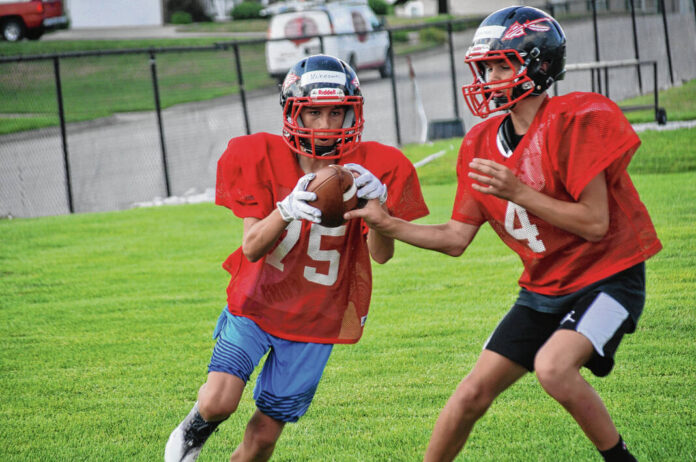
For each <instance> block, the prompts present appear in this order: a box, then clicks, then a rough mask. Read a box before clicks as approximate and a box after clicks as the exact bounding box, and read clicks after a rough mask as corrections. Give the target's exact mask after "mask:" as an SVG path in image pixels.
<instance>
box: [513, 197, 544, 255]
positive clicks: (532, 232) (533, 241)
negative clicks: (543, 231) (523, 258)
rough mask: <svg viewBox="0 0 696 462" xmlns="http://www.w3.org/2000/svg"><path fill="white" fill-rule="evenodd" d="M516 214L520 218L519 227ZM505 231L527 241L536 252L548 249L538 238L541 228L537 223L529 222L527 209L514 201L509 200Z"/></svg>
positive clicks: (519, 239)
mask: <svg viewBox="0 0 696 462" xmlns="http://www.w3.org/2000/svg"><path fill="white" fill-rule="evenodd" d="M515 216H517V219H518V220H519V224H520V226H519V228H515ZM505 231H507V232H508V234H509V235H510V236H512V237H514V238H515V239H517V240H518V241H522V240H525V241H527V246H529V248H530V249H532V250H533V251H534V252H537V253H541V252H544V251H545V250H546V246H545V245H544V243H543V242H542V241H541V240H540V239H537V236H538V235H539V230H538V229H537V226H536V225H533V224H531V223H530V222H529V217H528V216H527V210H526V209H525V208H524V207H520V206H519V205H517V204H515V203H514V202H508V205H507V210H506V211H505Z"/></svg>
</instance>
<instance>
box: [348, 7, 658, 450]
mask: <svg viewBox="0 0 696 462" xmlns="http://www.w3.org/2000/svg"><path fill="white" fill-rule="evenodd" d="M565 46H566V39H565V35H564V33H563V30H562V29H561V27H560V25H559V24H558V23H557V22H556V21H555V20H554V19H553V18H552V17H551V16H549V15H547V14H546V13H544V12H542V11H540V10H538V9H535V8H528V7H509V8H504V9H502V10H499V11H497V12H495V13H493V14H491V15H490V16H488V18H486V19H485V20H484V21H483V22H482V23H481V25H480V27H479V28H478V30H477V31H476V33H475V36H474V39H473V44H472V45H471V47H470V48H469V50H468V52H467V54H466V58H465V60H466V62H467V63H468V64H469V66H470V68H471V70H472V72H473V74H474V82H473V83H472V84H471V85H465V86H464V87H463V92H464V98H465V100H466V102H467V104H468V106H469V108H470V109H471V111H472V112H473V113H474V114H475V115H477V116H480V117H483V118H485V117H487V116H488V115H490V114H491V113H493V112H496V111H504V110H507V111H506V112H504V113H502V114H499V115H497V116H495V117H491V118H489V119H487V120H485V121H483V122H481V123H479V124H478V125H476V126H474V127H473V128H472V129H471V130H470V131H469V132H468V133H467V135H466V136H465V138H464V140H463V142H462V145H461V148H460V150H459V158H458V164H457V176H458V189H457V193H456V197H455V202H454V209H453V212H452V218H451V220H450V221H449V222H447V223H444V224H439V225H417V224H412V223H407V222H405V221H403V220H400V219H398V218H397V217H390V216H389V215H388V214H387V213H385V212H383V211H382V210H380V209H379V208H376V207H371V208H369V209H367V208H366V209H363V210H358V211H352V212H349V213H347V214H346V215H345V216H346V218H356V217H361V218H363V219H364V220H365V221H366V222H367V224H368V226H369V227H370V228H371V229H373V230H376V231H378V232H379V233H380V234H381V235H382V236H386V237H391V238H395V239H399V240H402V241H405V242H408V243H410V244H413V245H416V246H418V247H422V248H426V249H432V250H436V251H440V252H444V253H446V254H449V255H452V256H458V255H461V254H462V252H464V250H465V249H466V248H467V246H468V245H469V244H470V243H471V241H472V239H473V238H474V235H475V234H476V232H477V230H478V229H479V227H480V226H481V225H482V224H483V223H484V222H486V221H487V222H488V223H490V225H491V226H492V227H493V229H494V230H495V232H496V233H497V234H498V235H499V236H500V238H501V239H502V240H503V241H504V242H505V244H507V245H508V246H509V247H510V248H511V249H512V250H513V251H515V252H516V253H517V254H518V255H519V256H520V258H521V260H522V263H523V266H524V271H523V273H522V276H521V278H520V280H519V284H520V286H521V290H520V292H519V296H518V298H517V301H516V302H515V304H514V306H512V308H511V309H510V311H509V312H508V313H507V315H506V316H505V317H504V318H503V319H502V321H501V322H500V324H499V325H498V326H497V327H496V328H495V330H494V331H493V333H492V335H491V337H490V338H489V340H488V341H487V342H486V344H485V346H484V349H483V351H482V353H481V355H480V357H479V359H478V361H477V362H476V364H475V365H474V367H473V370H472V371H471V372H470V374H469V375H467V376H466V377H465V378H464V379H463V380H462V382H461V383H460V384H459V386H458V387H457V389H456V391H455V392H454V394H453V395H452V397H451V398H450V400H449V401H448V402H447V404H446V406H445V408H444V410H443V411H442V413H441V414H440V417H439V418H438V420H437V423H436V424H435V428H434V430H433V433H432V437H431V439H430V443H429V446H428V448H427V451H426V454H425V460H426V461H444V460H452V459H454V457H455V456H456V455H457V454H458V453H459V451H460V450H461V449H462V447H463V446H464V443H465V442H466V440H467V437H468V436H469V433H470V432H471V429H472V427H473V426H474V423H475V422H476V421H477V420H478V419H479V418H480V417H481V416H483V415H484V413H485V412H486V410H487V409H488V407H489V406H490V405H491V403H492V402H493V400H494V399H495V398H496V397H497V396H498V395H499V394H500V393H501V392H503V391H504V390H505V389H506V388H508V387H509V386H511V385H512V384H513V383H515V382H516V381H517V380H518V379H519V378H520V377H522V376H523V375H524V374H525V373H526V372H528V371H529V372H532V371H534V372H535V373H536V376H537V378H538V380H539V382H540V384H541V386H542V387H543V388H544V390H545V391H546V392H547V393H548V394H549V395H551V397H553V398H554V399H555V400H556V401H558V402H559V403H560V404H561V405H562V406H563V407H564V408H565V409H566V410H567V411H568V412H569V413H570V414H571V415H572V416H573V418H574V419H575V420H576V422H577V423H578V424H579V425H580V428H581V429H582V430H583V432H584V433H585V435H587V437H588V438H589V439H590V441H591V442H592V443H593V444H594V445H595V446H596V448H597V449H598V450H599V452H600V453H601V455H602V457H603V458H604V459H605V460H608V461H632V460H635V459H634V458H633V456H632V455H631V454H630V453H629V452H628V450H627V449H626V446H625V444H624V442H623V440H622V439H621V436H620V435H619V433H618V431H617V429H616V427H615V426H614V423H613V422H612V419H611V418H610V416H609V413H608V412H607V409H606V408H605V406H604V404H603V402H602V400H601V399H600V397H599V396H598V395H597V393H596V392H595V390H594V389H593V388H592V387H591V386H590V385H589V384H588V382H587V381H585V380H584V379H583V377H582V375H581V374H580V368H582V367H587V368H588V369H589V370H590V371H592V373H594V374H595V375H596V376H599V377H603V376H606V375H607V374H609V372H610V371H611V369H612V367H613V364H614V354H615V352H616V349H617V347H618V345H619V343H620V342H621V339H622V337H623V336H624V334H628V333H632V332H633V331H635V329H636V323H637V322H638V318H639V317H640V314H641V312H642V310H643V304H644V300H645V265H644V261H645V260H647V259H648V258H649V257H651V256H652V255H655V254H656V253H657V252H658V251H659V250H660V248H661V244H660V241H659V240H658V238H657V235H656V233H655V229H654V227H653V225H652V222H651V220H650V217H649V216H648V212H647V210H646V208H645V206H644V205H643V203H642V202H641V201H640V199H639V197H638V193H637V192H636V189H635V188H634V186H633V183H632V182H631V179H630V178H629V176H628V174H627V172H626V167H627V165H628V163H629V162H630V160H631V158H632V156H633V155H634V153H635V152H636V149H638V146H639V144H640V140H639V139H638V136H637V135H636V134H635V132H634V131H633V129H632V128H631V125H630V124H629V123H628V121H627V120H626V118H625V117H624V116H623V114H622V112H621V110H620V109H619V108H618V107H617V106H616V105H615V104H614V103H613V102H611V101H610V100H609V99H607V98H605V97H603V96H601V95H598V94H595V93H579V92H576V93H570V94H567V95H564V96H558V97H553V98H551V97H549V96H548V95H547V93H546V90H547V89H548V88H549V86H551V85H552V84H553V83H554V82H555V81H557V80H560V79H561V78H563V74H564V72H565V70H564V67H565Z"/></svg>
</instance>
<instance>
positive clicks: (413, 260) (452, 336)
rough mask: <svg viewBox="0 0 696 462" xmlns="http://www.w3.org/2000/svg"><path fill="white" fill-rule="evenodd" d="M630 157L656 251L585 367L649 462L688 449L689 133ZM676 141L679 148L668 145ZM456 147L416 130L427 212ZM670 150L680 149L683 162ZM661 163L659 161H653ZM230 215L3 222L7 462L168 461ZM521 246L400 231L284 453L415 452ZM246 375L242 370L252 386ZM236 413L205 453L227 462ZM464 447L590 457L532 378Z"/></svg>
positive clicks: (395, 457)
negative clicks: (460, 250)
mask: <svg viewBox="0 0 696 462" xmlns="http://www.w3.org/2000/svg"><path fill="white" fill-rule="evenodd" d="M641 137H642V138H643V140H644V146H643V147H642V148H641V151H639V153H638V155H637V156H636V158H635V160H634V162H633V164H632V166H631V171H632V174H633V178H634V182H635V183H636V185H637V187H638V190H639V191H640V193H641V197H642V199H643V200H644V202H645V203H646V205H647V206H648V209H649V210H650V211H651V214H652V217H653V219H654V223H655V226H656V228H657V230H658V233H659V235H660V237H661V239H662V242H663V244H664V250H663V251H662V252H661V253H659V254H658V255H657V256H656V257H655V258H653V259H652V260H650V261H649V263H648V266H647V268H648V300H647V306H646V309H645V312H644V315H643V317H642V319H641V322H640V325H639V327H638V330H637V332H636V334H634V335H631V336H628V337H627V338H626V339H625V341H624V342H623V344H622V346H621V348H620V349H619V352H618V354H617V366H616V368H615V370H614V373H613V374H611V375H610V376H609V377H608V378H605V379H597V378H594V377H592V376H591V375H589V374H585V375H586V377H587V378H588V380H589V381H590V382H591V383H592V384H593V385H594V386H595V387H596V388H597V390H598V391H599V392H600V394H601V395H602V396H603V398H604V399H605V401H606V403H607V404H608V407H609V409H610V411H611V412H612V415H613V417H614V419H615V421H616V423H617V425H618V427H619V429H620V431H621V433H622V434H623V436H624V437H625V439H626V440H627V441H628V442H629V444H630V445H631V448H632V450H633V451H634V452H635V454H636V455H637V456H638V458H639V460H641V461H654V462H664V461H675V462H683V461H694V460H696V441H695V440H694V435H695V434H696V406H695V405H694V390H696V368H695V367H694V358H696V313H695V312H694V307H695V306H696V294H695V292H694V288H695V287H696V254H695V252H694V249H695V248H696V247H695V246H694V242H696V228H694V223H696V211H695V210H694V207H693V204H694V203H696V173H694V171H695V170H696V168H695V167H694V163H695V161H694V159H696V153H695V152H694V146H696V129H691V130H680V131H675V132H667V133H664V132H663V133H657V132H653V133H650V132H647V133H644V134H642V135H641ZM672 143H677V144H676V146H677V148H678V149H679V148H680V149H683V150H684V151H685V152H686V154H684V152H678V153H675V148H674V146H675V145H674V144H672ZM457 147H458V146H457V143H456V141H455V140H446V141H441V142H438V143H436V144H434V145H425V146H408V147H406V148H405V151H406V152H407V154H408V155H409V157H410V158H411V159H412V160H413V161H417V160H420V159H421V158H423V157H425V156H426V155H428V154H430V153H433V152H436V151H438V150H440V149H446V150H447V154H446V155H445V156H444V157H442V158H440V159H438V160H436V161H434V162H432V163H431V164H428V165H426V166H425V167H423V168H422V169H420V170H419V174H420V176H421V179H422V182H423V185H424V187H423V189H424V194H425V196H426V200H427V203H428V205H429V207H430V210H431V215H430V216H428V217H426V218H425V219H423V222H429V223H436V222H442V221H445V220H447V219H448V218H449V214H450V209H451V205H452V201H453V196H454V191H455V183H454V176H453V173H452V165H453V162H454V157H455V156H456V154H455V153H456V149H457ZM675 156H684V157H687V156H688V157H689V161H688V162H690V163H688V167H686V168H678V169H675V170H672V167H673V165H675V164H677V165H684V164H680V163H679V162H681V161H677V160H675ZM665 166H666V167H667V168H664V167H665ZM241 232H242V230H241V221H240V220H238V219H236V218H234V216H233V214H232V213H231V212H230V211H228V210H226V209H224V208H222V207H217V206H214V205H212V204H199V205H183V206H168V207H159V208H149V209H133V210H128V211H122V212H113V213H98V214H81V215H72V216H58V217H45V218H38V219H15V220H0V293H1V294H2V297H0V421H1V422H2V424H0V441H2V444H1V445H0V460H2V461H3V462H5V461H10V462H13V461H31V462H34V461H71V462H72V461H124V460H127V461H154V460H161V454H162V451H163V448H164V443H165V442H166V439H167V437H168V435H169V433H170V431H171V430H172V429H173V428H174V427H175V426H176V425H177V424H178V422H179V421H180V420H181V419H182V418H183V416H184V415H185V414H186V413H187V412H188V411H189V409H190V407H191V405H192V403H193V401H194V400H195V396H196V391H197V388H198V386H199V385H200V384H201V383H203V381H204V380H205V377H206V366H207V362H208V360H209V358H210V353H211V351H212V348H213V341H212V339H211V338H210V335H211V333H212V329H213V327H214V325H215V321H216V319H217V316H218V314H219V311H220V310H221V308H222V307H223V305H224V304H225V287H226V285H227V282H228V276H227V274H226V273H225V271H224V270H223V269H222V268H221V266H220V265H221V262H222V260H223V259H224V258H225V257H226V256H227V255H228V254H229V253H231V252H232V251H233V250H234V249H235V248H236V247H237V246H238V245H239V243H240V239H241ZM520 271H521V264H520V263H519V260H518V258H517V257H516V255H514V254H513V253H512V252H511V251H510V250H508V249H507V248H506V247H504V246H503V244H502V243H501V242H500V241H499V239H498V238H497V236H495V235H494V233H493V232H492V230H491V229H490V227H488V226H485V227H484V228H483V229H482V230H481V232H479V234H478V236H477V237H476V239H475V241H474V243H473V244H472V245H471V247H470V248H469V249H468V250H467V251H466V253H465V254H464V255H463V256H462V257H460V258H451V257H447V256H444V255H441V254H436V253H433V252H428V251H424V250H420V249H416V248H413V247H410V246H407V245H403V244H398V243H397V249H396V255H395V257H394V258H393V259H392V261H390V262H389V263H387V264H386V265H383V266H379V265H375V266H374V294H373V300H372V306H371V311H370V317H369V322H368V323H367V326H366V329H365V334H364V336H363V339H362V340H361V341H360V342H359V343H358V344H357V345H351V346H345V345H343V346H337V347H336V348H335V349H334V353H333V356H332V358H331V360H330V361H329V364H328V367H327V369H326V372H325V374H324V378H323V381H322V383H321V385H320V387H319V390H318V392H317V395H316V398H315V400H314V403H313V405H312V407H311V408H310V410H309V412H308V414H307V415H306V416H305V417H304V418H303V419H301V420H300V422H299V423H297V424H293V425H289V426H287V428H286V430H285V432H284V434H283V436H282V437H281V439H280V442H279V444H278V446H277V450H276V453H275V457H274V459H273V460H276V461H288V462H290V461H293V462H296V461H341V462H343V461H354V462H366V461H380V462H381V461H418V460H420V459H421V457H422V454H423V452H424V449H425V446H426V444H427V441H428V439H429V436H430V432H431V429H432V427H433V424H434V422H435V419H436V418H437V415H438V414H439V412H440V410H441V408H442V406H443V405H444V403H445V402H446V400H447V398H448V397H449V396H450V394H451V393H452V391H453V390H454V388H455V387H456V385H457V383H458V382H459V381H460V380H461V378H462V377H463V376H464V375H465V374H466V373H467V372H468V371H469V369H470V368H471V367H472V365H473V363H474V361H475V360H476V357H477V355H478V354H479V352H480V349H481V346H482V344H483V342H484V341H485V339H486V338H487V336H488V335H489V333H490V331H491V330H492V329H493V328H494V326H495V325H496V323H497V322H498V320H499V319H500V317H501V316H502V315H503V314H504V313H505V312H506V310H507V308H508V307H509V306H510V305H511V303H512V302H513V300H514V298H515V295H516V292H517V285H516V280H517V277H518V276H519V273H520ZM254 379H255V375H254V376H253V377H252V382H251V383H253V380H254ZM251 389H252V387H249V388H248V390H247V391H246V392H245V394H244V397H243V398H242V403H241V405H240V408H239V409H238V412H237V413H236V414H235V415H233V416H232V417H231V418H230V419H229V420H228V421H227V422H226V423H225V424H224V425H223V426H222V427H221V429H220V431H219V432H218V433H216V434H215V435H214V436H213V437H212V438H211V440H210V442H209V444H208V445H207V446H206V448H205V450H204V451H203V453H202V455H201V457H200V459H199V460H200V461H201V462H205V461H217V460H228V458H229V454H230V452H231V450H232V449H233V448H234V447H235V446H236V445H237V443H238V442H239V440H240V438H241V435H242V433H243V429H244V426H245V424H246V421H247V420H248V418H249V417H250V415H251V413H252V412H253V409H254V407H253V400H252V398H251ZM458 460H460V461H471V462H474V461H476V462H480V461H532V460H533V461H549V462H557V461H591V460H599V456H598V455H597V454H596V453H595V451H594V449H593V448H592V447H591V445H590V443H589V442H588V441H587V440H586V439H585V438H584V436H583V435H582V434H581V432H580V430H579V429H578V428H577V426H576V425H575V424H574V422H573V421H572V419H571V418H570V417H569V416H568V415H567V414H566V413H565V412H564V411H563V410H562V409H561V407H560V406H559V405H557V404H556V403H555V402H554V401H553V400H552V399H551V398H549V397H548V396H546V395H545V394H544V392H543V391H542V389H541V387H540V386H539V385H538V383H537V382H536V381H535V379H534V377H533V376H531V375H528V376H527V377H525V378H523V379H522V380H521V381H520V382H519V383H518V384H517V385H516V386H514V387H513V388H511V389H510V390H509V391H508V392H506V393H505V394H504V395H502V396H501V397H500V399H499V400H498V401H496V403H494V405H493V406H492V408H491V409H490V411H489V412H488V414H487V415H486V416H485V418H483V419H482V420H481V421H480V422H479V423H478V424H477V426H476V428H475V430H474V432H473V434H472V437H471V440H470V442H469V444H468V445H467V447H466V450H465V452H464V453H463V454H462V455H460V457H459V459H458Z"/></svg>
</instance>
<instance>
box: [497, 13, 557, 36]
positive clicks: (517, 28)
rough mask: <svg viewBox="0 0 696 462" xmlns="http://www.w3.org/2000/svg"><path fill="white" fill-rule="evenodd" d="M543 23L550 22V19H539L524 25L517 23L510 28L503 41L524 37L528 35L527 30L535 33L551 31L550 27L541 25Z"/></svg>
mask: <svg viewBox="0 0 696 462" xmlns="http://www.w3.org/2000/svg"><path fill="white" fill-rule="evenodd" d="M542 22H550V19H549V18H539V19H535V20H534V21H527V22H525V23H524V24H520V23H519V22H515V24H513V25H512V26H510V27H508V30H507V32H505V35H503V40H511V39H514V38H518V37H522V36H523V35H527V29H529V30H531V31H534V32H546V31H548V30H549V29H551V28H550V27H549V26H547V25H545V24H541V23H542Z"/></svg>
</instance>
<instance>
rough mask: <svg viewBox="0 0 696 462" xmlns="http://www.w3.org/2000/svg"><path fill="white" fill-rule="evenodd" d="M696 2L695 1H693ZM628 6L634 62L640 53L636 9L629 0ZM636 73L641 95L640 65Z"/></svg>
mask: <svg viewBox="0 0 696 462" xmlns="http://www.w3.org/2000/svg"><path fill="white" fill-rule="evenodd" d="M694 1H695V2H696V0H694ZM629 5H630V7H631V26H632V27H633V54H634V56H635V58H636V61H640V53H639V51H638V28H637V27H636V7H635V4H634V3H633V0H630V2H629ZM636 71H638V91H639V92H640V94H641V95H642V94H643V74H642V73H641V69H640V64H638V65H636Z"/></svg>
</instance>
